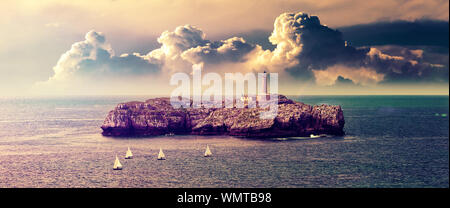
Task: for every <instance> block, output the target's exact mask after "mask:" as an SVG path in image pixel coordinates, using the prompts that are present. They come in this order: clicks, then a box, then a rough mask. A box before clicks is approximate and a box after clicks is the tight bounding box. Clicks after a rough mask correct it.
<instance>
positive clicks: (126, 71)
mask: <svg viewBox="0 0 450 208" xmlns="http://www.w3.org/2000/svg"><path fill="white" fill-rule="evenodd" d="M269 41H270V43H271V44H273V45H274V48H273V50H270V49H266V50H264V49H263V47H262V46H260V45H258V44H252V43H248V42H247V41H246V40H244V39H243V38H241V37H231V38H229V39H226V40H220V41H211V40H208V39H207V38H206V35H205V33H204V32H203V31H202V30H200V29H199V28H197V27H195V26H191V25H184V26H179V27H176V28H175V30H173V31H165V32H163V33H162V34H161V36H160V37H159V38H158V42H159V43H160V44H161V47H160V48H158V49H155V50H152V51H150V52H148V53H147V54H144V55H141V54H139V53H131V54H122V55H119V56H117V55H115V54H114V51H113V50H112V48H111V46H110V44H108V42H107V41H106V38H105V36H104V35H103V34H102V33H99V32H95V31H90V32H88V33H87V34H86V36H85V40H84V41H81V42H77V43H75V44H73V45H72V47H71V49H70V50H69V51H67V52H66V53H64V54H63V55H62V56H61V58H60V59H59V60H58V62H57V64H56V66H55V67H54V72H55V74H54V75H53V76H52V77H51V78H50V79H49V82H52V81H54V80H67V79H69V78H73V77H77V76H80V77H83V76H92V77H96V76H97V77H109V76H115V77H117V76H120V77H126V76H130V77H133V76H137V75H139V76H140V75H143V74H152V75H154V76H166V77H165V78H167V79H168V77H167V75H170V74H171V73H173V72H176V71H184V72H190V71H191V70H192V65H193V64H204V65H205V66H206V70H216V71H219V72H230V71H231V70H234V71H236V70H238V71H263V70H268V71H270V72H279V73H281V74H282V76H283V75H284V76H292V77H295V78H303V79H310V80H314V81H315V82H316V84H318V85H324V86H330V85H333V84H342V83H347V84H348V83H350V82H349V80H350V81H351V83H354V84H355V85H359V86H365V85H374V84H376V83H380V82H393V81H397V80H413V81H417V80H421V79H423V80H435V79H436V80H440V81H444V82H448V62H447V63H432V62H429V61H427V60H428V59H426V58H424V57H426V53H425V52H424V50H421V49H404V48H401V47H400V48H398V47H397V48H396V47H384V48H383V47H360V48H356V47H353V46H351V44H349V43H347V42H346V41H345V40H344V39H343V35H342V33H341V32H340V31H338V30H334V29H332V28H329V27H328V26H326V25H323V24H321V22H320V20H319V18H318V17H317V16H309V15H308V14H306V13H301V12H299V13H283V14H281V15H280V16H278V17H277V18H276V19H275V22H274V29H273V32H272V34H271V35H270V37H269ZM386 51H387V52H386ZM447 57H448V56H447ZM225 66H226V67H225ZM442 66H443V67H442ZM225 70H228V71H225ZM445 74H447V76H446V77H445V76H442V75H445Z"/></svg>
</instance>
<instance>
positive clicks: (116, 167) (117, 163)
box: [113, 155, 122, 170]
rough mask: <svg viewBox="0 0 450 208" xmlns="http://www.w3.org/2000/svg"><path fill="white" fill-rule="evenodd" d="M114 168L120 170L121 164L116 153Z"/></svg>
mask: <svg viewBox="0 0 450 208" xmlns="http://www.w3.org/2000/svg"><path fill="white" fill-rule="evenodd" d="M113 169H114V170H122V164H120V161H119V158H118V157H117V155H116V161H114V167H113Z"/></svg>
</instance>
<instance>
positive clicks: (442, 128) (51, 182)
mask: <svg viewBox="0 0 450 208" xmlns="http://www.w3.org/2000/svg"><path fill="white" fill-rule="evenodd" d="M146 98H148V97H126V96H125V97H60V98H0V112H1V113H0V187H449V143H448V142H449V119H448V113H449V112H448V111H449V97H448V96H300V97H298V96H297V97H294V96H291V97H290V98H291V99H295V100H297V101H301V102H304V103H307V104H322V103H326V104H333V105H341V106H342V108H343V110H344V117H345V120H346V124H345V132H346V135H345V136H342V137H327V138H320V139H309V138H276V139H264V140H263V139H249V138H234V137H228V136H160V137H148V138H111V137H103V136H102V135H101V129H100V125H101V124H102V122H103V119H104V118H105V116H106V115H107V113H108V112H109V110H111V109H112V108H114V106H115V105H116V104H117V103H119V102H125V101H131V100H141V101H143V100H145V99H146ZM206 145H209V147H210V148H211V151H212V153H213V157H210V158H204V157H202V154H203V153H204V151H205V148H206ZM128 146H129V147H130V148H131V150H132V151H133V154H134V156H135V157H134V159H132V160H124V159H123V157H124V155H125V152H126V150H127V147H128ZM160 147H161V148H163V150H164V153H165V154H166V157H167V160H165V161H158V160H156V157H157V154H158V151H159V148H160ZM116 155H118V156H119V158H121V163H122V165H123V170H121V171H114V170H112V166H113V163H114V159H115V156H116Z"/></svg>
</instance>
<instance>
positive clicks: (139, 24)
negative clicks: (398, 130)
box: [0, 0, 449, 97]
mask: <svg viewBox="0 0 450 208" xmlns="http://www.w3.org/2000/svg"><path fill="white" fill-rule="evenodd" d="M448 7H449V1H448V0H442V1H441V0H410V1H401V0H380V1H356V0H330V1H315V0H297V1H291V0H285V1H264V0H248V1H233V0H226V1H222V0H209V1H208V0H197V1H196V0H193V1H181V0H153V1H142V0H127V1H122V0H108V1H107V0H98V1H53V0H41V1H32V0H18V1H17V0H14V1H10V0H3V1H0V25H1V26H2V27H1V29H0V97H2V96H29V95H36V96H39V95H167V94H170V92H171V90H172V89H173V87H174V86H170V85H168V83H169V80H170V77H171V75H172V74H174V73H176V72H185V73H190V72H191V71H192V66H193V65H195V64H201V65H202V66H203V68H204V72H205V73H206V72H217V73H219V74H223V73H228V72H241V73H247V72H262V71H269V72H273V73H279V81H280V86H279V90H280V93H282V94H289V95H305V94H307V95H314V94H318V95H321V94H343V95H347V94H445V95H448V70H449V63H448V58H449V57H448V54H449V52H448V48H449V44H448V37H449V35H448V34H449V32H448V25H449V23H448V22H449V11H448Z"/></svg>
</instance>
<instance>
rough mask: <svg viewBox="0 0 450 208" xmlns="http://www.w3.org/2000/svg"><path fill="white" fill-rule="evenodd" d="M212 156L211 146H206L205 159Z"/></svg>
mask: <svg viewBox="0 0 450 208" xmlns="http://www.w3.org/2000/svg"><path fill="white" fill-rule="evenodd" d="M210 156H212V153H211V150H210V149H209V146H208V145H206V151H205V157H210Z"/></svg>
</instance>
